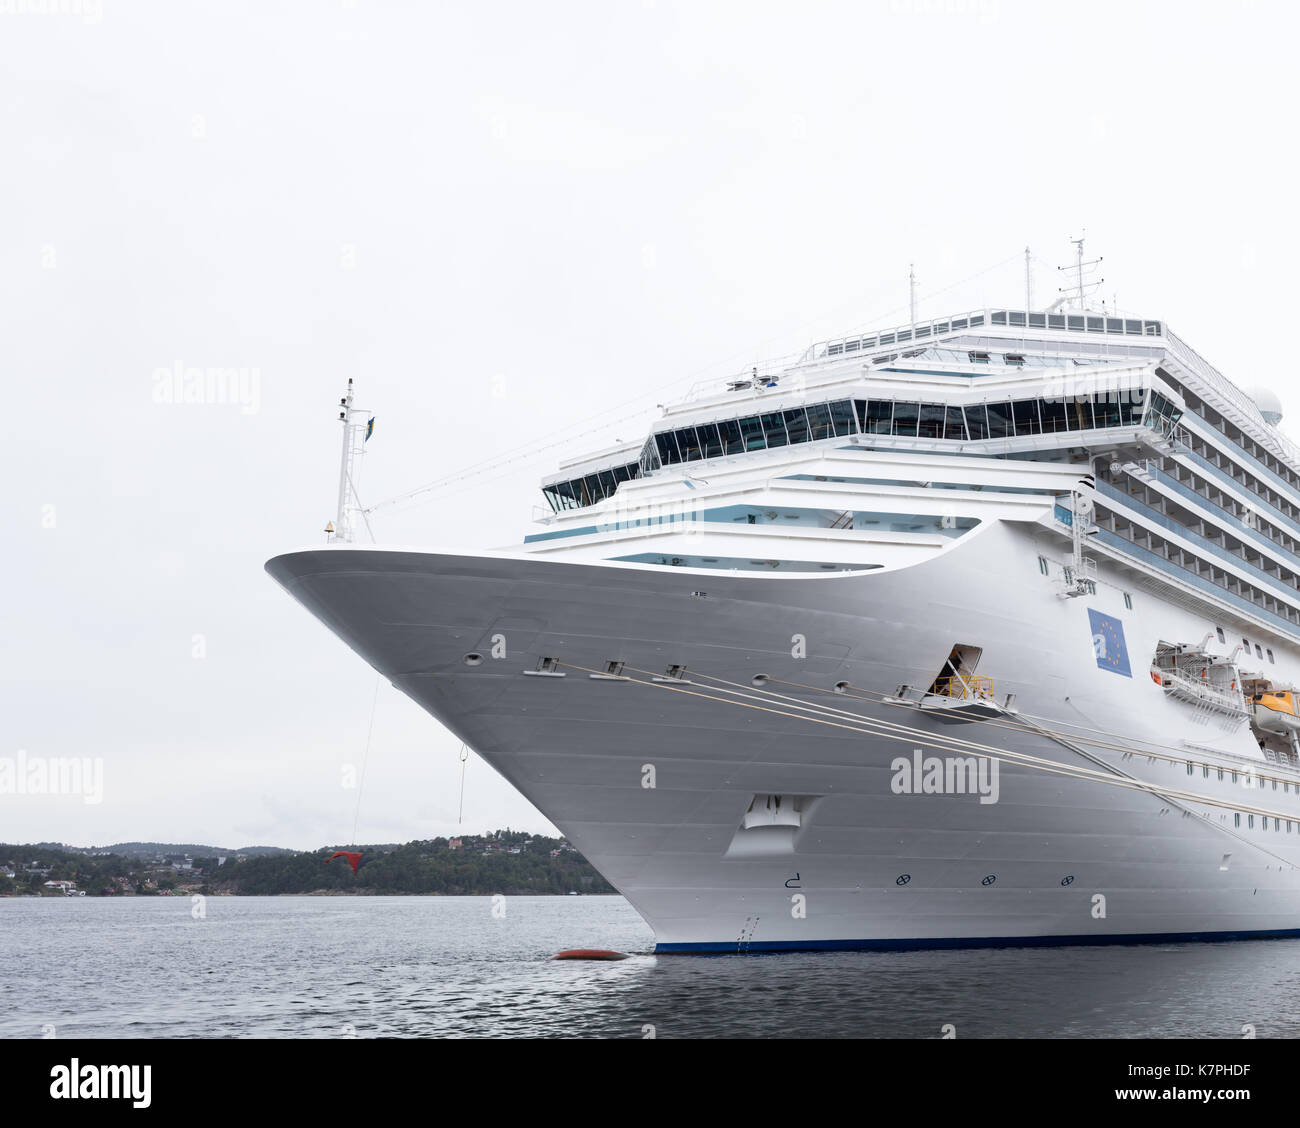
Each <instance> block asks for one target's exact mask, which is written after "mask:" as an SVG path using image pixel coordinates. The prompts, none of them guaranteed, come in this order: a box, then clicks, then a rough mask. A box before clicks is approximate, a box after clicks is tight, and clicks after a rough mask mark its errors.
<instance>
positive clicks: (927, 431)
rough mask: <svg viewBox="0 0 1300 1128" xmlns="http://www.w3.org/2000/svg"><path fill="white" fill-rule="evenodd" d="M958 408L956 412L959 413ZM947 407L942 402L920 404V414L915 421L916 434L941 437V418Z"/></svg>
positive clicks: (922, 436)
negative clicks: (916, 421)
mask: <svg viewBox="0 0 1300 1128" xmlns="http://www.w3.org/2000/svg"><path fill="white" fill-rule="evenodd" d="M960 410H961V409H960V408H958V412H959V413H960ZM946 414H947V409H946V408H944V407H943V405H942V404H933V403H923V404H921V415H920V419H919V421H918V423H917V434H918V435H919V436H920V437H921V438H923V439H942V438H943V420H944V416H945V415H946Z"/></svg>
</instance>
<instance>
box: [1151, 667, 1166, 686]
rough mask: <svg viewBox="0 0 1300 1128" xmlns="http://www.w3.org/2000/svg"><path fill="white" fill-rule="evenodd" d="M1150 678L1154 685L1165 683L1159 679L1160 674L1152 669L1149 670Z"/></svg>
mask: <svg viewBox="0 0 1300 1128" xmlns="http://www.w3.org/2000/svg"><path fill="white" fill-rule="evenodd" d="M1151 680H1152V681H1153V682H1155V683H1156V685H1164V684H1165V683H1164V682H1162V681H1161V680H1160V675H1159V674H1157V673H1156V672H1155V670H1152V671H1151Z"/></svg>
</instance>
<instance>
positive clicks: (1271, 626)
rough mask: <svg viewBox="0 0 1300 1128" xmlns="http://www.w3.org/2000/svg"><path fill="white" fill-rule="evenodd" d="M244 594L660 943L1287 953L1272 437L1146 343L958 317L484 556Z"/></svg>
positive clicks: (825, 361)
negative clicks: (369, 688)
mask: <svg viewBox="0 0 1300 1128" xmlns="http://www.w3.org/2000/svg"><path fill="white" fill-rule="evenodd" d="M339 414H340V418H341V419H342V421H343V425H344V432H345V441H344V459H343V461H344V467H343V473H342V474H341V487H340V507H339V523H338V525H337V526H334V525H333V524H331V527H330V529H329V530H328V531H329V532H330V533H331V534H332V536H333V540H332V541H331V542H330V543H326V544H325V545H323V546H319V547H316V548H309V549H304V550H301V551H295V552H290V553H288V554H286V555H281V556H277V557H275V558H273V559H272V560H270V561H269V562H268V563H267V565H266V568H267V570H268V571H269V572H270V574H271V575H272V576H273V577H274V578H275V579H276V580H277V581H278V582H279V583H280V584H281V585H282V586H283V587H284V588H285V589H286V590H287V591H288V592H289V593H290V594H291V595H292V596H293V597H294V598H295V599H296V600H297V601H298V602H299V603H301V604H302V605H303V606H304V607H305V608H307V610H308V611H310V612H311V613H312V614H313V615H315V616H316V617H317V618H318V619H319V620H320V621H321V622H322V623H323V624H324V625H325V626H326V627H328V628H329V630H330V631H332V632H333V633H334V634H335V635H337V636H338V637H339V638H340V639H342V640H343V641H344V642H345V643H346V644H347V645H348V646H349V647H351V648H352V649H353V650H354V651H355V652H356V653H357V654H358V655H359V656H360V657H361V658H363V659H364V660H365V661H366V662H367V663H369V664H370V665H371V666H372V667H373V668H374V669H375V670H377V671H379V672H380V673H381V674H382V675H383V676H384V677H385V678H387V679H388V680H389V681H391V682H392V684H393V685H394V686H396V687H397V688H398V689H400V690H401V691H402V692H403V693H405V694H407V695H408V696H409V697H411V698H412V699H413V700H414V701H416V702H417V703H418V704H419V705H420V706H422V707H423V708H424V709H425V710H426V711H427V712H428V713H430V714H431V715H432V716H433V717H435V718H436V719H437V720H438V721H439V722H441V724H443V725H444V726H446V728H447V729H449V730H450V731H451V732H452V733H454V734H455V736H456V737H458V738H459V739H460V740H462V741H464V742H465V743H466V744H467V745H468V746H469V747H470V748H472V749H473V750H474V751H475V752H477V753H478V754H479V755H480V756H482V757H483V758H484V759H485V760H487V761H488V762H489V763H490V764H491V765H492V766H493V767H494V768H496V770H497V771H498V772H500V773H501V775H503V776H504V777H505V778H506V779H507V780H508V781H510V783H511V784H513V785H514V786H515V787H516V788H517V789H518V790H519V791H520V792H522V793H523V794H524V795H525V796H526V797H527V798H528V799H529V800H530V801H531V802H532V803H533V804H535V805H536V807H537V808H538V809H539V810H540V811H542V812H543V813H544V814H545V815H546V817H547V818H548V819H550V820H551V822H553V823H554V824H555V826H557V827H558V828H559V829H560V830H561V831H562V832H563V833H564V834H565V835H567V836H568V838H569V840H570V841H571V842H572V843H573V844H574V846H575V847H576V848H577V849H579V850H580V851H581V852H582V853H583V854H584V855H585V856H586V857H587V858H588V859H589V860H590V861H591V862H592V864H593V865H594V866H595V867H596V868H597V869H598V870H599V871H600V872H601V873H602V874H604V876H605V877H606V878H608V880H609V881H610V882H611V883H612V884H613V885H614V886H615V887H616V888H617V889H618V890H619V891H620V892H621V893H622V894H623V895H624V896H625V897H626V898H627V899H628V900H629V901H630V902H631V904H632V905H633V906H635V908H636V909H637V911H638V912H639V913H640V914H641V915H642V916H643V917H644V918H645V920H646V921H647V922H648V924H649V925H650V926H651V927H652V928H653V930H654V933H655V937H656V951H658V952H761V951H772V950H781V949H835V948H924V947H970V946H979V945H992V944H997V945H1021V944H1045V943H1070V944H1076V943H1101V942H1111V943H1128V942H1137V941H1168V940H1184V939H1204V940H1209V939H1233V938H1248V937H1274V936H1295V935H1300V870H1298V869H1297V866H1298V865H1300V756H1298V755H1297V752H1298V749H1300V741H1298V739H1297V732H1298V731H1300V717H1298V716H1297V709H1296V697H1295V693H1296V684H1297V682H1300V549H1298V544H1300V450H1297V448H1296V447H1295V446H1294V445H1292V443H1290V442H1289V441H1288V440H1287V439H1286V438H1285V437H1284V436H1283V435H1282V434H1281V433H1280V431H1279V430H1278V427H1277V425H1278V423H1279V422H1280V418H1281V414H1280V409H1279V408H1278V405H1277V401H1276V400H1275V399H1274V398H1272V397H1271V396H1269V395H1267V394H1265V393H1255V394H1254V395H1251V394H1247V393H1246V392H1244V391H1243V390H1242V389H1241V388H1239V387H1238V386H1237V385H1236V384H1234V383H1233V382H1232V381H1231V380H1229V379H1228V378H1227V377H1226V376H1224V375H1222V374H1221V373H1220V372H1219V371H1218V370H1216V369H1215V368H1214V367H1213V366H1212V365H1211V364H1210V363H1208V362H1207V361H1206V360H1205V359H1203V358H1202V357H1201V356H1200V355H1198V354H1197V353H1196V352H1195V351H1194V350H1193V349H1192V348H1191V347H1189V346H1188V345H1187V344H1185V343H1184V342H1183V340H1182V339H1181V338H1180V337H1179V336H1177V335H1176V334H1175V333H1174V332H1173V331H1172V330H1171V329H1170V328H1169V326H1168V325H1167V324H1165V322H1164V321H1161V320H1149V319H1146V318H1136V317H1129V316H1116V315H1115V314H1114V312H1113V311H1105V310H1102V311H1097V310H1095V309H1090V308H1086V305H1084V304H1081V305H1080V307H1079V308H1077V309H1072V308H1062V309H1052V310H1046V311H1035V310H1029V309H1009V308H1008V309H980V310H967V311H964V312H960V313H957V314H953V315H950V316H946V317H942V318H938V319H933V320H926V321H916V320H911V321H909V323H908V324H906V325H902V326H898V327H895V328H892V329H888V330H885V331H878V332H871V333H869V334H856V335H853V336H850V337H846V338H839V339H835V340H828V341H821V342H818V343H816V344H814V345H812V346H811V347H809V348H808V349H807V351H806V352H804V353H803V354H802V355H800V356H798V357H792V358H788V359H787V360H785V361H783V362H780V363H773V364H769V365H764V366H760V367H754V368H747V369H746V370H745V371H744V372H743V373H740V374H738V375H736V376H735V377H734V378H732V379H730V380H727V381H719V382H718V383H717V384H716V386H704V387H697V388H695V389H693V390H692V392H691V393H690V394H689V395H687V396H686V398H685V399H683V400H682V402H679V403H675V404H672V405H670V406H668V407H666V408H665V409H664V410H663V414H662V417H661V418H660V419H659V420H658V421H657V422H656V423H655V424H654V425H653V427H652V428H651V431H650V433H649V434H648V435H647V436H644V437H641V438H639V439H638V441H637V442H635V443H633V444H629V445H619V446H617V447H616V448H613V449H607V450H603V451H600V452H597V453H594V454H592V455H590V456H587V457H582V458H578V459H575V460H573V461H570V462H568V463H566V464H564V465H562V466H561V468H560V472H559V473H558V474H555V475H553V476H551V477H549V478H547V479H546V480H545V481H543V482H542V483H541V488H542V493H543V495H544V497H545V499H546V501H547V502H548V503H549V510H550V512H549V513H548V514H547V515H546V516H545V517H543V518H542V519H541V520H540V521H539V522H537V523H536V524H535V526H534V529H533V531H531V532H530V533H529V534H528V535H526V536H525V537H524V539H523V541H522V543H520V544H518V545H516V546H514V547H512V548H509V549H500V550H498V549H493V550H481V549H470V548H466V549H465V550H464V551H430V550H424V549H420V548H410V547H382V546H380V547H377V546H362V545H359V544H354V543H352V542H351V539H350V524H351V523H352V522H353V520H354V518H355V512H353V513H352V516H351V517H350V516H349V504H350V503H351V499H349V497H348V493H349V491H348V489H347V482H348V480H349V475H348V464H349V459H350V458H351V457H353V456H354V455H355V453H356V445H355V443H353V444H351V445H350V444H349V440H348V438H347V436H348V435H349V434H350V433H353V432H354V431H355V426H354V424H353V414H354V411H353V407H352V400H351V396H350V395H349V397H348V398H346V399H345V400H344V401H343V403H342V405H341V410H340V412H339Z"/></svg>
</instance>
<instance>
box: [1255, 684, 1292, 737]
mask: <svg viewBox="0 0 1300 1128" xmlns="http://www.w3.org/2000/svg"><path fill="white" fill-rule="evenodd" d="M1251 704H1252V705H1253V707H1254V711H1255V727H1256V728H1257V729H1259V730H1260V731H1261V732H1272V733H1277V734H1278V735H1279V736H1290V735H1291V734H1292V733H1300V713H1297V711H1296V695H1295V693H1293V692H1292V691H1290V690H1278V691H1277V692H1274V693H1261V694H1260V695H1259V696H1258V697H1255V698H1252V699H1251Z"/></svg>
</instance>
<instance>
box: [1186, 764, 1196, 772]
mask: <svg viewBox="0 0 1300 1128" xmlns="http://www.w3.org/2000/svg"><path fill="white" fill-rule="evenodd" d="M1194 771H1196V765H1195V764H1193V763H1192V762H1191V761H1190V760H1189V761H1188V762H1187V774H1188V775H1191V774H1192V773H1193V772H1194Z"/></svg>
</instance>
